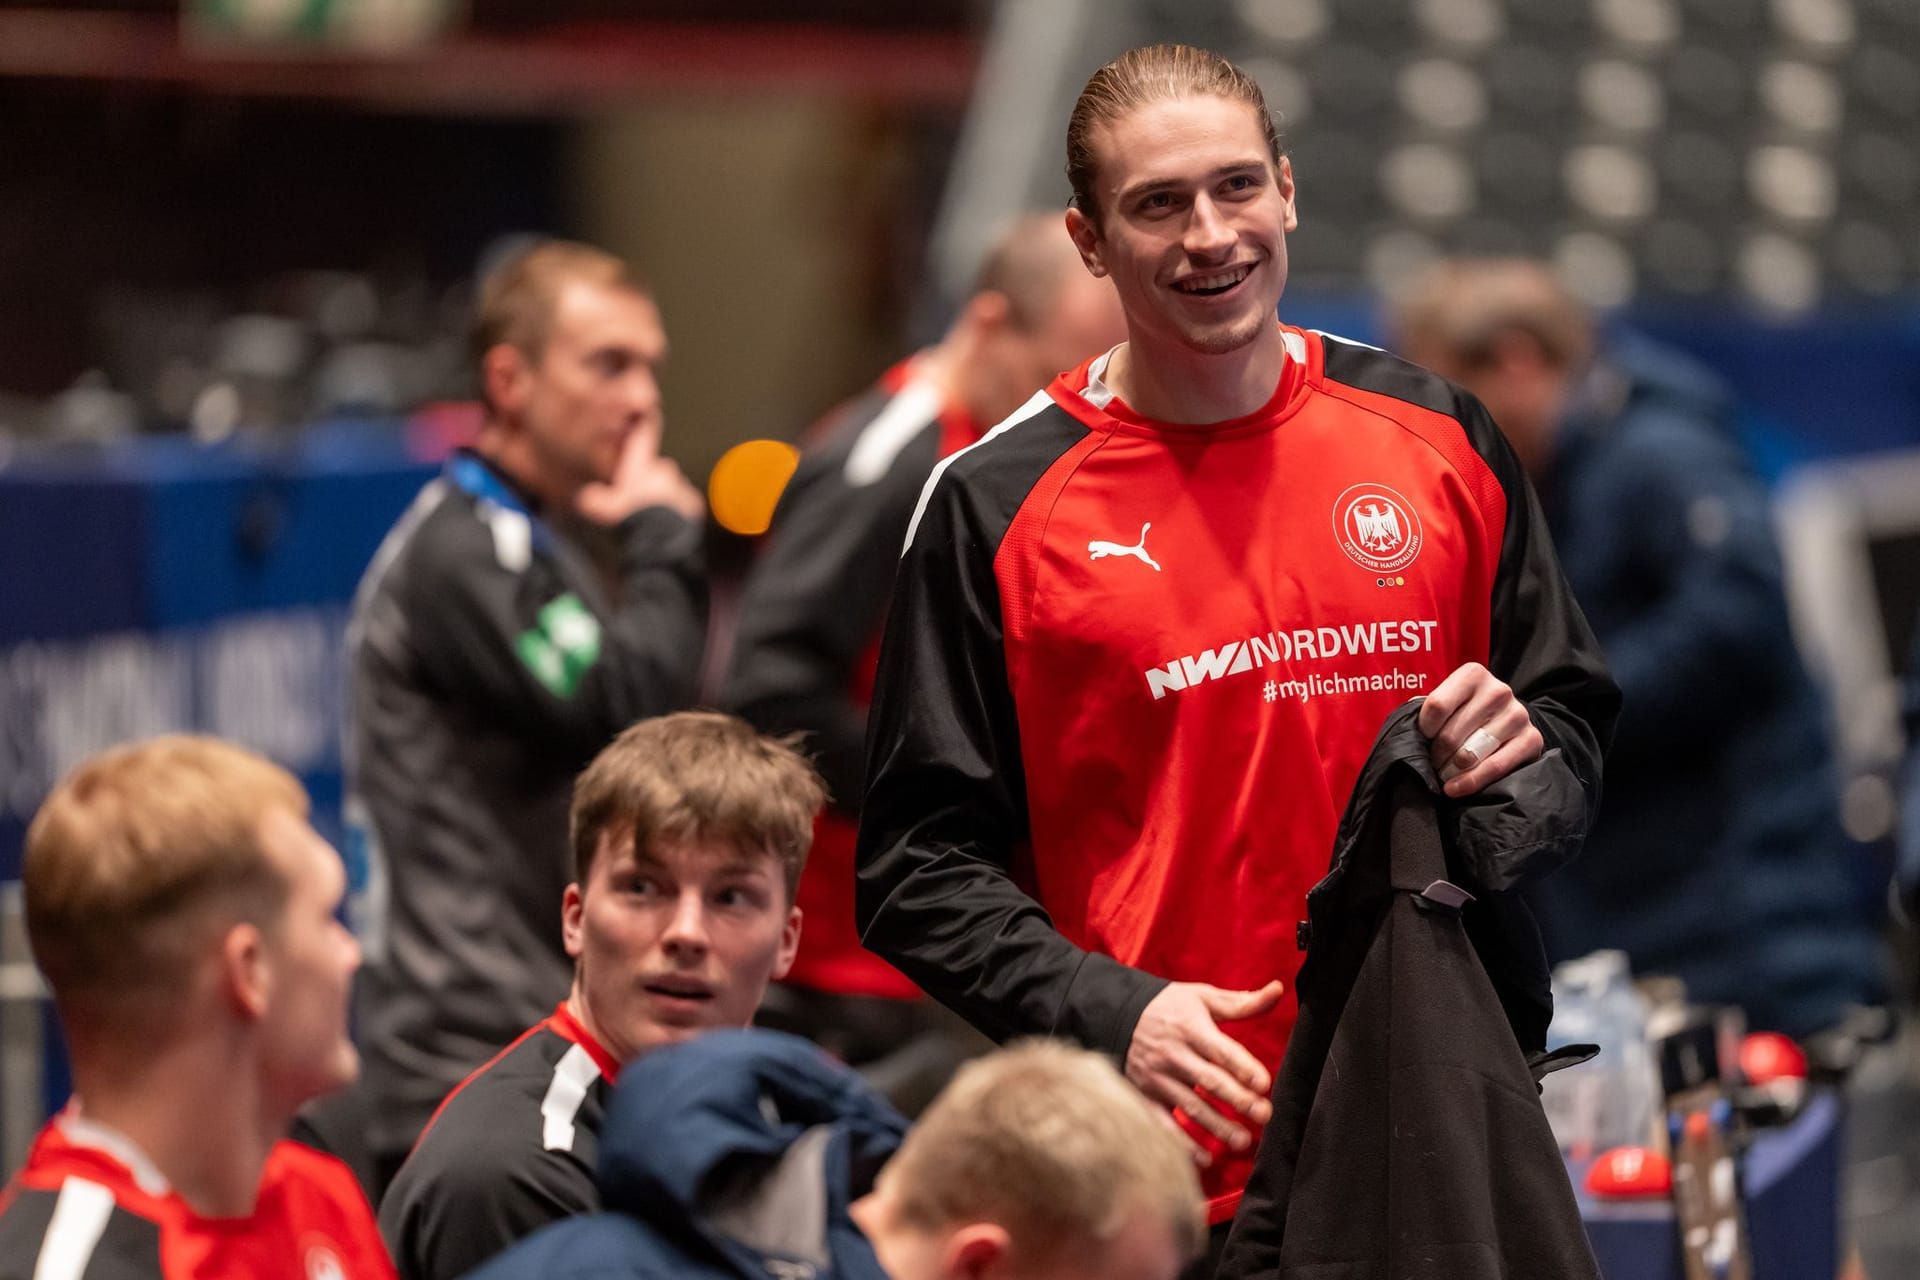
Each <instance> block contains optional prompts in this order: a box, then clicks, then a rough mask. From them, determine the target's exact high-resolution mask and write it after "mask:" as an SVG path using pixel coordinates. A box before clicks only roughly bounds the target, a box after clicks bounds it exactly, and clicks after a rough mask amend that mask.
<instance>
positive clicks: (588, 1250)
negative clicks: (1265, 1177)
mask: <svg viewBox="0 0 1920 1280" xmlns="http://www.w3.org/2000/svg"><path fill="white" fill-rule="evenodd" d="M905 1130H906V1122H905V1121H904V1120H902V1119H901V1118H900V1116H899V1114H898V1113H897V1112H895V1111H894V1110H893V1109H892V1108H891V1107H889V1106H888V1105H887V1103H886V1102H885V1101H884V1100H882V1099H881V1098H880V1096H879V1095H878V1094H876V1093H875V1092H874V1091H873V1088H872V1087H871V1086H870V1085H868V1084H867V1083H866V1082H865V1081H863V1080H861V1079H860V1077H858V1076H856V1075H854V1074H853V1072H852V1071H850V1070H849V1069H847V1068H846V1067H845V1066H842V1065H841V1064H839V1063H837V1062H834V1061H832V1060H831V1059H829V1058H828V1057H827V1056H826V1055H825V1054H824V1053H823V1052H821V1051H820V1050H819V1049H817V1048H815V1047H814V1046H813V1045H811V1044H809V1043H807V1042H806V1041H804V1040H800V1039H798V1038H796V1037H793V1036H788V1035H784V1034H781V1033H779V1032H774V1031H717V1032H715V1033H714V1034H712V1035H708V1036H702V1037H700V1038H699V1039H698V1040H695V1041H692V1042H690V1043H687V1044H681V1045H675V1046H673V1047H672V1048H669V1049H666V1050H663V1051H662V1052H660V1053H656V1054H652V1055H649V1056H648V1057H647V1058H646V1059H645V1060H644V1061H642V1062H639V1063H636V1064H635V1065H634V1067H633V1069H632V1070H631V1071H629V1072H628V1073H627V1075H626V1078H624V1079H623V1080H622V1081H621V1082H620V1087H619V1089H618V1090H617V1091H616V1092H615V1095H614V1099H613V1106H612V1111H611V1113H610V1115H609V1116H608V1119H607V1128H606V1131H605V1133H604V1144H603V1147H602V1150H601V1156H600V1169H599V1181H600V1189H601V1194H602V1198H603V1200H604V1203H605V1206H606V1207H605V1210H604V1211H603V1212H601V1213H596V1214H590V1215H587V1216H584V1217H579V1218H573V1219H571V1220H569V1221H566V1222H560V1223H554V1224H553V1225H551V1226H549V1227H547V1228H545V1229H543V1230H541V1231H539V1232H536V1233H535V1234H534V1235H533V1236H531V1237H530V1238H528V1239H526V1240H523V1241H521V1242H520V1243H519V1244H517V1245H515V1246H514V1247H513V1248H511V1249H509V1250H507V1251H506V1252H505V1253H502V1254H501V1255H500V1256H499V1257H497V1258H495V1259H493V1260H492V1261H491V1262H489V1263H487V1264H486V1266H484V1267H482V1268H481V1269H480V1270H479V1271H476V1272H475V1273H474V1274H473V1275H472V1276H471V1277H470V1278H469V1280H742V1278H757V1280H765V1278H766V1277H768V1276H786V1277H797V1276H833V1277H835V1278H836V1280H1173V1278H1174V1277H1175V1276H1176V1275H1177V1274H1178V1273H1179V1271H1180V1268H1181V1267H1182V1265H1184V1264H1185V1263H1186V1262H1187V1261H1188V1260H1189V1259H1191V1258H1193V1257H1194V1256H1195V1254H1197V1253H1198V1252H1199V1249H1200V1246H1201V1243H1202V1241H1203V1240H1204V1238H1205V1232H1206V1205H1205V1202H1204V1201H1203V1200H1202V1199H1201V1195H1200V1179H1199V1175H1198V1174H1197V1173H1196V1172H1195V1170H1194V1167H1193V1162H1192V1159H1191V1157H1190V1156H1189V1155H1188V1154H1187V1149H1186V1146H1185V1144H1184V1143H1183V1141H1182V1140H1181V1139H1180V1137H1179V1135H1178V1134H1177V1132H1176V1131H1175V1130H1174V1128H1173V1126H1171V1125H1169V1124H1168V1123H1167V1122H1166V1120H1165V1119H1164V1118H1163V1117H1162V1116H1160V1115H1157V1114H1155V1112H1154V1110H1153V1109H1152V1107H1150V1106H1149V1105H1148V1103H1147V1101H1146V1099H1145V1098H1144V1097H1142V1096H1141V1095H1140V1093H1139V1092H1138V1091H1137V1090H1135V1089H1134V1088H1133V1086H1131V1085H1129V1084H1128V1083H1127V1082H1126V1081H1125V1080H1124V1079H1122V1078H1121V1076H1120V1073H1119V1072H1118V1071H1116V1070H1115V1069H1114V1067H1113V1065H1112V1064H1111V1063H1109V1062H1108V1061H1106V1060H1105V1059H1104V1058H1101V1057H1100V1056H1098V1055H1097V1054H1094V1053H1092V1052H1089V1051H1088V1050H1085V1049H1077V1048H1072V1047H1069V1046H1067V1045H1064V1044H1059V1043H1050V1042H1045V1041H1035V1042H1031V1043H1028V1044H1024V1045H1016V1046H1015V1047H1013V1048H1011V1049H1006V1050H1002V1051H1001V1052H998V1053H995V1054H992V1055H990V1056H988V1057H985V1058H980V1059H977V1060H976V1061H974V1062H972V1063H970V1064H968V1065H967V1066H965V1067H962V1068H961V1070H960V1073H959V1074H958V1076H956V1077H955V1079H954V1080H953V1082H952V1083H951V1084H950V1085H949V1086H948V1087H947V1089H946V1090H945V1091H944V1092H943V1093H942V1094H941V1095H940V1097H939V1098H938V1099H937V1100H936V1101H935V1102H934V1103H933V1105H932V1106H931V1107H930V1108H929V1109H928V1110H927V1111H926V1113H925V1114H924V1115H923V1116H922V1117H921V1119H920V1121H919V1123H918V1124H916V1125H915V1126H914V1128H913V1130H912V1131H911V1132H905ZM903 1133H904V1142H903V1140H902V1137H903ZM889 1157H891V1160H890V1161H889ZM883 1165H884V1167H882V1166H883ZM876 1173H877V1177H876Z"/></svg>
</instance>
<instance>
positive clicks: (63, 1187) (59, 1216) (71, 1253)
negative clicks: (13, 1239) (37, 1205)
mask: <svg viewBox="0 0 1920 1280" xmlns="http://www.w3.org/2000/svg"><path fill="white" fill-rule="evenodd" d="M112 1217H113V1192H112V1191H110V1190H108V1189H107V1188H106V1187H103V1186H101V1185H100V1184H99V1183H97V1182H89V1181H87V1180H86V1179H85V1178H68V1179H67V1180H66V1181H65V1182H62V1183H61V1184H60V1198H59V1199H58V1200H56V1201H54V1205H53V1218H52V1219H51V1220H50V1221H49V1222H48V1223H47V1234H46V1238H45V1239H44V1240H43V1241H42V1242H41V1245H40V1257H39V1260H38V1261H36V1262H35V1263H34V1264H33V1280H81V1277H82V1276H83V1275H85V1274H86V1270H87V1263H89V1262H91V1261H92V1260H93V1250H94V1247H95V1246H96V1245H98V1244H99V1243H100V1237H101V1235H102V1234H104V1233H105V1232H106V1229H107V1221H108V1220H109V1219H110V1218H112Z"/></svg>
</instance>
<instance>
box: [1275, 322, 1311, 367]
mask: <svg viewBox="0 0 1920 1280" xmlns="http://www.w3.org/2000/svg"><path fill="white" fill-rule="evenodd" d="M1280 341H1281V343H1282V344H1284V345H1285V346H1286V348H1287V359H1289V360H1291V361H1293V362H1294V363H1295V364H1305V363H1306V362H1307V340H1306V339H1305V338H1303V337H1301V336H1300V335H1299V334H1297V333H1295V332H1294V331H1293V330H1291V329H1282V330H1281V331H1280Z"/></svg>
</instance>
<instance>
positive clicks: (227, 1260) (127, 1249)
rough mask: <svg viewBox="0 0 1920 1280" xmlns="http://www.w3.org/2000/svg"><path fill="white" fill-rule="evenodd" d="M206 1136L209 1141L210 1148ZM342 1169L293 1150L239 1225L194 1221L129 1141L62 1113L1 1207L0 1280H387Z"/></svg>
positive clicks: (364, 1211) (367, 1218)
mask: <svg viewBox="0 0 1920 1280" xmlns="http://www.w3.org/2000/svg"><path fill="white" fill-rule="evenodd" d="M218 1140H219V1139H218V1136H217V1135H210V1136H209V1141H218ZM393 1274H394V1272H393V1266H392V1264H391V1263H389V1262H388V1261H387V1252H386V1249H385V1248H384V1247H383V1246H382V1245H381V1243H380V1233H379V1231H378V1230H377V1229H376V1227H375V1226H374V1221H373V1210H372V1209H370V1208H369V1207H368V1206H367V1200H366V1197H365V1196H364V1195H362V1194H361V1191H360V1184H359V1183H357V1182H355V1181H354V1178H353V1174H352V1172H351V1171H350V1170H349V1169H348V1168H347V1166H346V1165H344V1164H342V1163H341V1162H340V1161H338V1160H336V1159H334V1158H333V1157H332V1156H329V1155H323V1154H321V1153H320V1152H318V1151H315V1150H313V1149H311V1148H309V1147H304V1146H301V1145H300V1144H299V1143H296V1142H282V1143H280V1144H278V1145H277V1146H275V1147H274V1149H273V1151H272V1152H271V1154H269V1155H268V1157H267V1164H266V1168H265V1169H264V1170H263V1171H262V1173H261V1177H260V1193H259V1198H258V1199H257V1200H256V1201H255V1203H254V1208H253V1212H252V1213H251V1214H249V1215H247V1216H246V1217H244V1218H210V1217H206V1216H204V1215H202V1214H199V1213H197V1212H195V1211H194V1209H193V1208H192V1207H191V1206H190V1205H188V1204H187V1202H186V1201H185V1200H183V1199H182V1198H181V1197H180V1195H179V1193H177V1192H175V1191H174V1190H173V1188H172V1187H171V1186H170V1185H168V1183H167V1180H166V1178H165V1177H164V1176H163V1175H162V1174H161V1173H160V1171H159V1170H158V1169H157V1168H155V1167H154V1165H153V1163H152V1162H151V1161H150V1160H148V1159H147V1157H146V1156H145V1155H144V1154H142V1153H141V1152H140V1150H139V1149H138V1148H136V1147H134V1146H133V1145H132V1144H131V1143H130V1142H128V1141H127V1139H126V1138H125V1137H123V1136H121V1135H120V1134H118V1133H116V1132H114V1131H113V1130H110V1129H107V1128H105V1127H103V1126H101V1125H97V1124H93V1123H91V1122H89V1121H87V1120H86V1119H84V1118H82V1117H81V1116H80V1115H78V1114H77V1113H76V1112H74V1111H72V1110H68V1111H66V1112H63V1113H61V1114H60V1115H58V1116H55V1117H54V1119H53V1120H52V1121H51V1122H49V1123H48V1125H47V1127H46V1128H44V1129H42V1130H41V1131H40V1135H39V1136H38V1137H37V1138H35V1139H34V1143H33V1149H32V1151H31V1152H30V1153H29V1154H28V1156H27V1163H26V1167H25V1168H23V1169H21V1171H20V1172H19V1174H18V1175H16V1176H15V1178H14V1180H13V1182H12V1184H11V1185H10V1186H9V1187H8V1188H7V1191H6V1194H5V1197H4V1199H0V1280H50V1278H53V1277H57V1278H58V1280H393Z"/></svg>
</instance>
